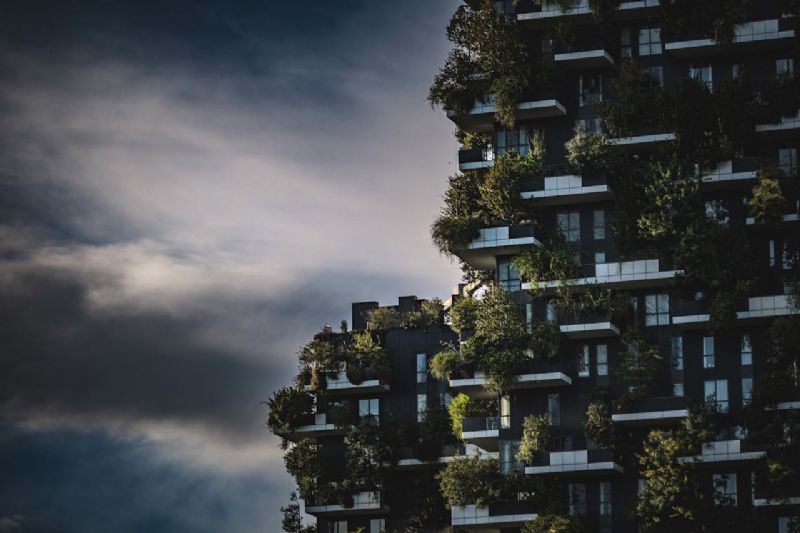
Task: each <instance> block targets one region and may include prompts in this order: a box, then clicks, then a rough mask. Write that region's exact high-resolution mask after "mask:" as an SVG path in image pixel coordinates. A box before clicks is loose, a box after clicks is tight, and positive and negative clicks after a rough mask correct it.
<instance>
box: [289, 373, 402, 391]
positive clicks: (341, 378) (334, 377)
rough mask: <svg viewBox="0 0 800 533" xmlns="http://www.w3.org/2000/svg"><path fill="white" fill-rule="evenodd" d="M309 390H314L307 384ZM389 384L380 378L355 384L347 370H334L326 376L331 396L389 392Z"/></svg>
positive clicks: (326, 386)
mask: <svg viewBox="0 0 800 533" xmlns="http://www.w3.org/2000/svg"><path fill="white" fill-rule="evenodd" d="M305 389H306V390H307V391H312V390H314V389H313V388H312V387H311V385H310V384H308V383H307V384H306V385H305ZM388 391H389V385H388V384H386V383H383V382H382V381H381V380H379V379H365V380H364V381H362V382H361V383H358V384H355V383H353V382H352V381H350V378H348V377H347V372H345V371H340V372H332V373H329V374H326V376H325V392H326V393H327V394H328V395H331V396H344V395H347V394H374V393H381V392H388Z"/></svg>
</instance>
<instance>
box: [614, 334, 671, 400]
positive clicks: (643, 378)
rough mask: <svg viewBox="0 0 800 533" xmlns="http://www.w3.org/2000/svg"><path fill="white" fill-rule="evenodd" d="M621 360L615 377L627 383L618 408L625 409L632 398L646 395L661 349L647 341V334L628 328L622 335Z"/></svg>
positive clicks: (653, 376) (654, 375) (652, 379)
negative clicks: (622, 348) (622, 350)
mask: <svg viewBox="0 0 800 533" xmlns="http://www.w3.org/2000/svg"><path fill="white" fill-rule="evenodd" d="M622 346H623V347H624V348H625V351H624V352H622V353H621V354H620V355H621V359H622V360H621V361H620V363H619V365H618V366H617V369H616V377H617V378H618V379H619V380H620V381H622V382H624V383H625V384H627V385H628V389H627V390H626V391H625V393H624V394H623V395H622V396H621V397H620V399H619V400H618V403H619V405H620V408H624V409H627V408H628V407H629V406H630V403H631V402H632V401H634V400H637V399H640V398H643V397H645V396H646V395H647V389H648V387H649V385H650V384H651V383H653V381H654V380H655V378H656V373H657V372H658V365H659V364H660V362H661V359H662V356H661V350H659V348H658V346H652V345H650V344H649V343H648V342H647V336H646V335H645V334H643V333H641V332H639V331H637V330H633V329H631V330H628V331H626V332H625V334H624V335H623V337H622Z"/></svg>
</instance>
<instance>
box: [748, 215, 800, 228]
mask: <svg viewBox="0 0 800 533" xmlns="http://www.w3.org/2000/svg"><path fill="white" fill-rule="evenodd" d="M781 222H783V223H784V224H786V223H789V222H800V214H797V213H787V214H785V215H783V216H782V217H781ZM745 223H746V224H747V225H748V226H757V225H758V223H757V222H756V219H755V217H747V219H746V220H745Z"/></svg>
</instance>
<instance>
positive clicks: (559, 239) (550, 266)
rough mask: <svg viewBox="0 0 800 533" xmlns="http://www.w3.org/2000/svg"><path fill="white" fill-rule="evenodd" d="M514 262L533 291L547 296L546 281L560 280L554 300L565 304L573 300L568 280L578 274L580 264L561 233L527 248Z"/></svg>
mask: <svg viewBox="0 0 800 533" xmlns="http://www.w3.org/2000/svg"><path fill="white" fill-rule="evenodd" d="M513 263H514V266H515V267H516V268H517V270H519V274H520V277H521V278H522V279H524V280H525V281H527V282H529V283H530V285H531V291H533V293H534V294H538V295H539V296H544V284H545V283H546V282H550V281H556V282H558V284H557V286H556V298H555V299H554V301H556V302H561V303H563V304H567V303H568V302H569V301H570V298H571V296H572V292H573V291H572V289H571V287H570V286H569V284H568V283H567V282H568V281H569V280H570V279H574V278H577V277H578V275H579V274H580V265H579V264H578V263H577V261H576V260H575V253H574V252H573V251H572V250H570V249H569V247H568V246H567V241H566V239H565V238H564V236H563V235H562V234H560V233H558V234H557V235H556V236H555V237H553V238H552V239H551V240H550V241H548V242H546V243H543V244H542V245H541V246H532V247H530V248H528V249H527V250H525V251H523V252H522V253H520V254H519V255H517V256H516V257H515V258H514V260H513Z"/></svg>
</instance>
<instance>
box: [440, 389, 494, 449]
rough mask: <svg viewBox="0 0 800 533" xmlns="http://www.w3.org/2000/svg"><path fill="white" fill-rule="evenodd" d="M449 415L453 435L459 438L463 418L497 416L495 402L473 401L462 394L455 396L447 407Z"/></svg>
mask: <svg viewBox="0 0 800 533" xmlns="http://www.w3.org/2000/svg"><path fill="white" fill-rule="evenodd" d="M447 412H448V413H449V414H450V421H451V424H452V426H451V427H452V429H453V435H455V436H456V437H458V438H461V431H462V429H461V427H462V423H463V421H464V419H465V418H468V417H478V416H486V417H488V416H497V402H496V401H493V400H473V399H472V398H470V397H469V396H467V395H466V394H463V393H459V394H457V395H456V396H455V397H454V398H453V399H452V400H451V401H450V405H448V406H447Z"/></svg>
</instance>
